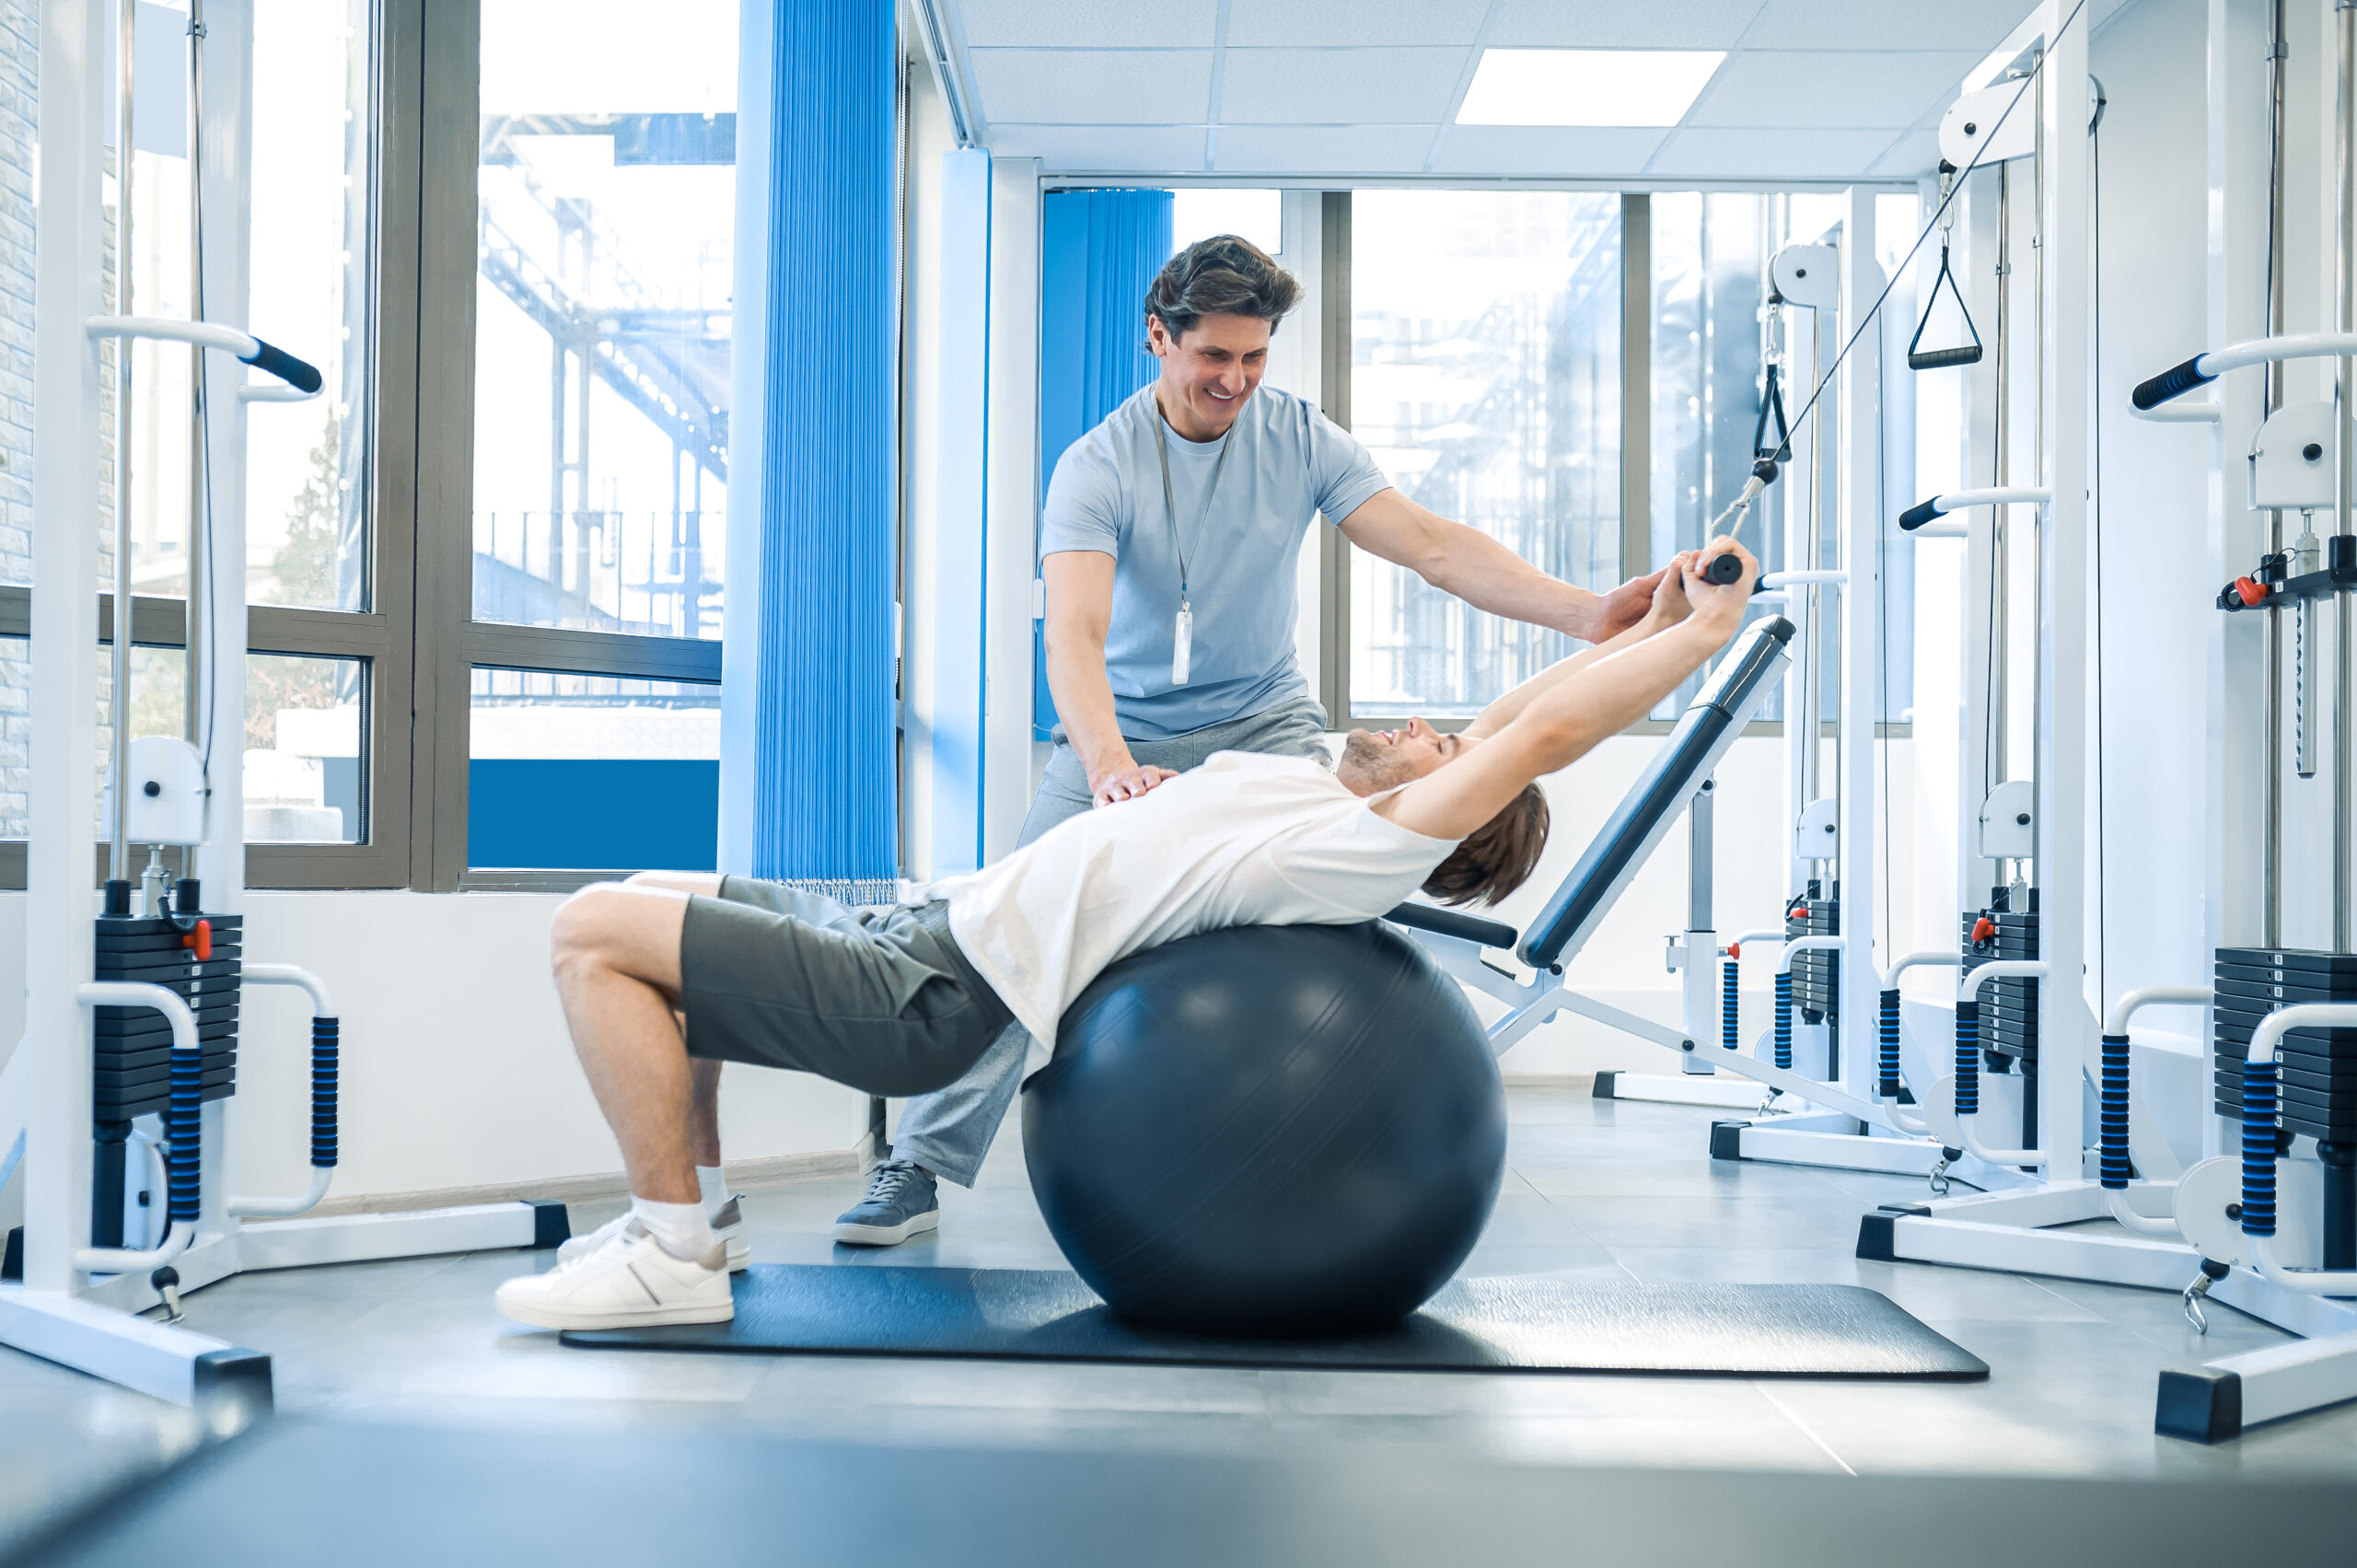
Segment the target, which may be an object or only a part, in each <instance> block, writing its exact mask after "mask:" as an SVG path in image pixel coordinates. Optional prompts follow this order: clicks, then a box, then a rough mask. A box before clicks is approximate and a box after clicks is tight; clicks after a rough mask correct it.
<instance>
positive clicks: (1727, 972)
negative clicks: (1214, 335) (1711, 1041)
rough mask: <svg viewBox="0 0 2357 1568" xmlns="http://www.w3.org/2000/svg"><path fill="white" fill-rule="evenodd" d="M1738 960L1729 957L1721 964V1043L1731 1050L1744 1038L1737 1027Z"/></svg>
mask: <svg viewBox="0 0 2357 1568" xmlns="http://www.w3.org/2000/svg"><path fill="white" fill-rule="evenodd" d="M1736 1005H1737V993H1736V961H1735V960H1734V959H1733V958H1729V959H1728V960H1727V961H1726V962H1724V963H1723V964H1721V965H1720V966H1719V1043H1720V1044H1721V1045H1724V1046H1725V1047H1726V1048H1727V1049H1728V1050H1729V1051H1734V1050H1736V1049H1737V1042H1738V1041H1739V1040H1741V1039H1742V1036H1741V1034H1740V1033H1739V1032H1738V1031H1737V1030H1736Z"/></svg>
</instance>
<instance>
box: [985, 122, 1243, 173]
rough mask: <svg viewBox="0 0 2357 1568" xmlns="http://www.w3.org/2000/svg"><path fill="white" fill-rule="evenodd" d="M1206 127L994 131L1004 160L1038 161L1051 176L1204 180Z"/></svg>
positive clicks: (997, 153)
mask: <svg viewBox="0 0 2357 1568" xmlns="http://www.w3.org/2000/svg"><path fill="white" fill-rule="evenodd" d="M1203 135H1204V132H1203V128H1202V126H1201V125H1007V124H1004V123H1001V124H993V126H992V127H991V152H992V154H993V156H994V157H1036V158H1038V159H1039V167H1040V170H1041V172H1043V173H1047V174H1200V173H1202V171H1203Z"/></svg>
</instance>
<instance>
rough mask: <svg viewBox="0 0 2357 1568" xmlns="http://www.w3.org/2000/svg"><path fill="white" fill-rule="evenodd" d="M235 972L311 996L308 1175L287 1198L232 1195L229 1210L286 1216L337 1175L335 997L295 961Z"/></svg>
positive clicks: (314, 1201)
mask: <svg viewBox="0 0 2357 1568" xmlns="http://www.w3.org/2000/svg"><path fill="white" fill-rule="evenodd" d="M238 978H239V979H240V980H242V981H244V982H245V983H246V984H248V985H286V986H294V987H296V988H299V989H300V990H302V991H303V992H304V993H307V994H308V996H309V997H310V999H311V1179H310V1184H309V1185H308V1186H307V1187H305V1188H304V1190H303V1191H301V1192H299V1193H297V1194H296V1195H295V1196H294V1197H291V1198H231V1199H230V1200H229V1205H228V1206H229V1213H231V1214H236V1215H238V1216H239V1217H241V1218H242V1217H252V1218H257V1219H286V1218H290V1217H292V1216H293V1215H296V1214H307V1213H308V1212H309V1211H310V1210H312V1209H314V1208H316V1207H318V1206H319V1200H320V1199H322V1198H324V1197H326V1196H327V1195H328V1183H330V1182H331V1181H332V1180H334V1179H335V1160H336V1073H337V1068H336V1058H337V1054H338V1044H337V1037H338V1034H339V1032H340V1031H339V1028H338V1024H337V1019H336V1011H335V1002H334V1000H333V999H332V998H331V996H330V995H329V994H328V983H327V981H323V980H321V979H320V978H319V976H318V975H315V974H313V973H312V972H311V971H310V970H307V969H301V968H298V967H297V966H296V965H294V964H247V965H245V966H244V967H243V969H241V970H239V972H238Z"/></svg>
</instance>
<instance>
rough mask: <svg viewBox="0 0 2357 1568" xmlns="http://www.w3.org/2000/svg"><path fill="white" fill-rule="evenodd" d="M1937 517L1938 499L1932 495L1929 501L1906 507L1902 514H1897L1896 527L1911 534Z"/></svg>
mask: <svg viewBox="0 0 2357 1568" xmlns="http://www.w3.org/2000/svg"><path fill="white" fill-rule="evenodd" d="M1939 515H1940V498H1939V497H1938V496H1936V495H1934V496H1933V497H1932V498H1931V499H1930V500H1929V501H1919V502H1917V503H1916V504H1915V505H1912V506H1910V507H1908V508H1907V510H1905V511H1904V512H1901V513H1899V514H1898V526H1899V528H1901V529H1903V530H1904V531H1906V532H1908V533H1913V532H1914V531H1915V530H1916V529H1917V528H1922V526H1923V525H1924V524H1925V523H1928V522H1930V521H1931V520H1932V519H1933V518H1934V517H1938V516H1939Z"/></svg>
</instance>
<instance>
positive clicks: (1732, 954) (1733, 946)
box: [1727, 942, 1743, 958]
mask: <svg viewBox="0 0 2357 1568" xmlns="http://www.w3.org/2000/svg"><path fill="white" fill-rule="evenodd" d="M1727 957H1728V958H1742V957H1743V944H1742V943H1740V942H1730V943H1728V944H1727Z"/></svg>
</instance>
